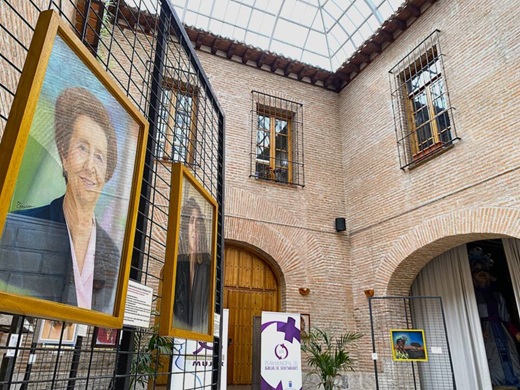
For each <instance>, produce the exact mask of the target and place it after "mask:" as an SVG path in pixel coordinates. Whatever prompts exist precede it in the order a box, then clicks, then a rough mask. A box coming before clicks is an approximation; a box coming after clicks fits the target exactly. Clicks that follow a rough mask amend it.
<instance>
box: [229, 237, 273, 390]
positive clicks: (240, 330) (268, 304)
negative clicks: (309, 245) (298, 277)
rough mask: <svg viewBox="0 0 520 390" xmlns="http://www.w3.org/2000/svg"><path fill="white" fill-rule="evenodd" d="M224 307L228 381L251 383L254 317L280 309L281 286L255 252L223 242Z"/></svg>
mask: <svg viewBox="0 0 520 390" xmlns="http://www.w3.org/2000/svg"><path fill="white" fill-rule="evenodd" d="M224 259H225V260H224V261H225V268H224V269H225V270H226V271H225V273H224V308H227V309H229V325H228V332H229V334H228V367H227V383H228V385H232V386H236V385H251V383H252V361H253V317H255V316H259V315H261V313H262V311H279V310H280V288H279V283H278V280H277V278H276V275H275V274H274V272H273V270H272V269H271V267H270V266H269V264H267V262H266V261H264V260H263V259H262V258H261V257H259V256H258V255H256V254H254V253H252V252H250V251H248V250H246V249H244V248H241V247H238V246H232V245H229V244H226V248H225V257H224Z"/></svg>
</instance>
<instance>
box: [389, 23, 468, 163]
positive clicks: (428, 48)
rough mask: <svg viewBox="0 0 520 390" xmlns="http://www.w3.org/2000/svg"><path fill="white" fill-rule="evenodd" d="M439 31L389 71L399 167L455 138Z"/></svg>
mask: <svg viewBox="0 0 520 390" xmlns="http://www.w3.org/2000/svg"><path fill="white" fill-rule="evenodd" d="M439 34H440V31H439V30H435V31H434V32H433V33H432V34H430V35H429V36H428V37H426V38H425V39H424V40H423V41H422V42H421V43H419V44H418V45H417V46H416V47H415V48H414V49H413V50H411V51H410V52H409V53H408V54H407V55H406V56H405V57H404V58H403V59H401V61H399V62H398V63H397V64H396V65H395V66H394V67H393V68H392V69H391V70H390V71H389V80H390V88H391V98H392V108H393V113H394V124H395V132H396V139H397V151H398V154H399V163H400V166H401V169H407V168H413V167H414V166H416V165H418V164H419V163H422V162H424V161H426V160H429V159H430V158H432V157H434V156H436V155H438V154H440V153H442V152H444V151H446V150H447V149H448V148H450V147H451V146H453V144H454V143H455V141H457V140H459V137H458V136H457V132H456V130H455V124H454V120H453V110H454V108H453V107H452V106H451V103H450V98H449V94H448V87H447V84H446V73H445V69H444V56H443V54H442V52H441V46H440V41H439Z"/></svg>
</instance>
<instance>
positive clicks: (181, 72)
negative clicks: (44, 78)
mask: <svg viewBox="0 0 520 390" xmlns="http://www.w3.org/2000/svg"><path fill="white" fill-rule="evenodd" d="M135 3H136V5H137V6H136V7H135V8H130V7H128V6H127V5H126V3H125V2H124V1H121V0H110V1H106V0H103V1H100V0H79V1H76V0H24V1H21V0H3V1H2V2H1V3H0V43H1V44H0V66H1V67H2V69H3V72H2V74H1V75H0V135H1V134H2V133H3V130H4V128H5V124H6V122H7V119H8V113H9V110H10V108H11V105H12V101H13V98H14V95H15V91H16V87H17V84H18V80H19V78H20V75H21V70H22V68H23V63H24V61H25V58H26V54H27V50H28V47H29V44H30V40H31V38H32V34H33V32H34V26H35V24H36V20H37V16H38V14H39V12H40V11H43V10H46V9H54V10H56V11H58V12H59V14H60V16H61V17H62V18H63V19H64V20H65V21H67V23H68V24H69V25H70V26H71V28H72V29H73V30H74V31H75V32H76V34H77V35H78V36H79V37H80V38H81V39H82V41H83V43H84V44H85V45H86V46H87V47H88V48H89V49H90V51H91V52H92V53H93V54H95V56H96V59H97V60H98V61H99V62H100V63H101V64H102V66H103V67H104V69H105V70H106V71H107V72H108V73H109V74H110V76H112V78H113V79H114V80H115V81H116V83H117V84H118V85H119V86H120V87H121V88H122V89H123V90H124V92H125V94H126V95H127V96H128V97H129V98H130V100H131V101H132V102H133V103H134V104H135V105H136V106H137V107H138V109H139V110H140V111H141V112H142V113H144V114H145V116H146V117H147V118H148V120H149V122H150V134H149V138H148V140H147V152H146V161H145V171H144V174H143V178H142V183H143V184H142V191H141V196H140V203H139V213H138V223H137V231H136V238H135V243H134V249H133V257H132V267H131V275H130V278H131V279H132V280H135V281H137V282H139V283H142V284H144V285H147V286H151V287H152V288H153V289H154V303H153V305H156V303H157V301H158V300H159V299H160V298H161V292H160V291H159V288H158V286H159V282H160V279H161V278H160V269H161V268H162V265H163V264H164V255H165V254H164V248H165V241H164V240H165V237H166V229H167V220H168V207H167V205H168V201H169V188H170V185H171V183H170V174H171V168H170V164H171V161H172V160H173V159H171V158H170V159H166V160H165V159H162V158H158V157H159V156H158V155H157V152H158V147H157V140H158V137H159V136H161V135H165V136H166V138H167V137H168V135H169V134H171V132H172V128H173V127H174V126H175V121H176V118H175V116H174V115H172V118H171V119H172V120H171V121H170V122H169V125H168V126H161V125H160V118H159V114H160V111H161V99H162V97H163V96H164V94H165V91H166V90H167V89H168V86H167V84H166V83H165V82H164V80H165V79H168V80H175V82H178V83H188V84H190V85H193V86H195V87H196V90H197V113H196V117H195V121H196V123H195V126H194V127H193V128H194V129H196V134H194V137H193V139H194V140H196V142H195V145H194V147H193V148H192V149H191V150H192V152H191V153H192V155H191V156H185V157H184V159H180V160H178V161H182V162H184V163H186V164H188V159H189V162H190V163H189V164H188V165H189V167H190V169H191V171H192V173H193V174H194V175H195V177H196V178H197V179H198V180H199V181H200V182H201V183H202V185H203V186H204V188H206V189H207V190H208V191H209V192H210V194H211V195H212V196H214V197H215V198H216V199H217V202H218V206H219V210H218V231H217V234H218V237H217V281H216V290H217V291H216V294H217V295H216V304H215V308H214V310H215V312H216V313H221V312H222V305H221V303H222V288H223V287H222V259H223V215H224V214H223V213H224V207H223V206H224V115H223V111H222V109H221V107H220V105H219V103H218V101H217V99H216V95H215V93H214V92H213V91H212V89H211V86H210V84H209V81H208V78H207V76H206V75H205V73H204V71H203V70H202V67H201V65H200V63H199V61H198V59H197V57H196V54H195V52H194V49H193V48H192V46H191V44H190V41H189V39H188V37H187V35H186V33H185V31H184V29H183V27H182V24H181V23H180V21H179V19H178V17H177V15H176V14H175V12H174V10H173V7H172V5H171V3H170V1H169V0H153V1H145V0H138V1H136V2H135ZM163 102H164V99H163ZM161 132H163V133H167V134H161ZM163 155H164V153H163ZM158 310H159V308H158V307H157V308H156V310H154V311H153V312H152V320H151V324H152V325H151V326H150V328H149V329H140V330H136V329H134V328H131V327H124V328H123V330H122V332H121V338H120V340H119V341H118V343H117V344H116V346H114V347H113V348H95V347H94V346H93V343H92V336H93V332H94V328H93V327H87V326H83V327H82V329H83V331H82V335H80V336H78V337H77V341H76V343H75V344H74V345H73V346H69V345H66V344H65V343H64V342H62V340H61V338H60V342H58V343H56V344H47V345H43V344H40V343H37V335H36V333H35V329H36V327H35V325H36V323H37V321H38V319H35V318H29V317H24V316H13V315H10V314H9V313H0V354H1V355H2V358H1V364H0V387H2V388H11V386H16V387H19V388H20V389H26V388H31V389H47V388H52V389H59V388H66V389H73V388H103V389H112V388H114V389H125V390H126V389H134V388H135V389H137V388H143V386H148V388H149V389H150V388H155V387H156V385H159V384H161V383H162V384H168V383H169V381H172V380H173V379H172V375H171V374H172V373H173V369H172V367H173V366H172V360H173V359H172V358H171V356H172V351H173V352H175V347H174V344H173V340H171V339H167V338H166V339H165V338H162V337H159V336H158V335H157V332H156V327H154V326H153V324H154V323H155V322H156V320H157V318H158V317H159V316H160V312H159V311H158ZM62 335H63V333H62ZM20 336H22V337H20ZM183 344H184V345H188V342H187V341H186V340H175V345H176V346H177V347H178V346H179V345H183ZM158 347H163V348H162V349H159V348H158ZM157 351H159V352H157ZM188 352H189V351H188ZM188 352H186V353H188ZM192 352H193V351H192ZM201 355H202V356H203V357H204V358H205V359H210V360H212V364H208V365H207V366H205V367H192V366H191V365H190V363H191V361H190V360H189V359H184V365H183V366H181V367H177V369H179V370H180V371H184V372H181V373H176V375H177V377H179V376H180V377H182V378H181V380H182V381H183V383H185V384H186V386H190V387H191V388H194V389H203V388H218V381H219V367H220V364H219V362H220V343H219V339H218V338H214V343H213V348H212V349H207V348H206V349H205V350H204V351H203V352H201ZM199 356H200V355H199ZM185 357H186V356H185ZM143 362H144V363H143ZM140 363H142V364H144V365H145V366H140V368H143V367H145V370H137V367H138V366H139V364H140ZM201 370H203V371H206V378H209V377H211V380H209V379H208V380H206V379H205V380H204V381H202V382H200V383H199V382H195V381H194V379H190V378H193V377H194V375H192V372H194V371H198V372H200V371H201ZM190 380H191V382H193V383H191V382H190ZM190 383H191V384H190Z"/></svg>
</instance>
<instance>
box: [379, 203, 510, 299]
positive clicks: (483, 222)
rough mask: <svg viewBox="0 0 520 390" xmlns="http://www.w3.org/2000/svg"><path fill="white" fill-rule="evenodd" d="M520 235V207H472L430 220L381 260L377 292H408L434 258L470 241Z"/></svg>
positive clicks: (383, 293)
mask: <svg viewBox="0 0 520 390" xmlns="http://www.w3.org/2000/svg"><path fill="white" fill-rule="evenodd" d="M502 237H520V210H517V209H511V208H501V207H492V208H472V209H465V210H460V211H456V212H453V213H450V214H446V215H442V216H439V217H437V218H433V219H430V220H428V221H425V222H423V223H422V224H420V225H418V226H416V227H414V228H412V229H410V230H409V231H408V232H406V233H405V234H403V235H402V236H401V237H400V238H399V239H398V240H397V241H396V242H395V243H394V245H393V246H392V248H391V249H390V251H389V252H388V253H387V254H386V256H384V258H383V259H381V262H380V264H379V266H378V268H377V271H376V283H377V290H376V291H378V292H379V294H378V295H382V296H385V295H387V296H391V295H408V291H409V289H410V286H411V285H412V283H413V281H414V279H415V277H416V276H417V274H418V273H419V271H420V270H421V269H422V268H423V267H424V266H425V265H426V264H427V263H428V262H429V261H430V260H431V259H433V258H434V257H436V256H438V255H440V254H441V253H444V252H445V251H447V250H449V249H452V248H454V247H457V246H459V245H462V244H465V243H467V242H471V241H476V240H484V239H490V238H502Z"/></svg>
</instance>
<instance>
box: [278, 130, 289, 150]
mask: <svg viewBox="0 0 520 390" xmlns="http://www.w3.org/2000/svg"><path fill="white" fill-rule="evenodd" d="M287 138H288V137H287V136H286V135H285V134H276V150H283V151H287V144H288V142H287Z"/></svg>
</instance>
